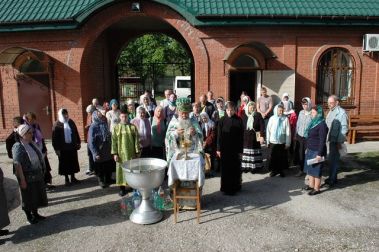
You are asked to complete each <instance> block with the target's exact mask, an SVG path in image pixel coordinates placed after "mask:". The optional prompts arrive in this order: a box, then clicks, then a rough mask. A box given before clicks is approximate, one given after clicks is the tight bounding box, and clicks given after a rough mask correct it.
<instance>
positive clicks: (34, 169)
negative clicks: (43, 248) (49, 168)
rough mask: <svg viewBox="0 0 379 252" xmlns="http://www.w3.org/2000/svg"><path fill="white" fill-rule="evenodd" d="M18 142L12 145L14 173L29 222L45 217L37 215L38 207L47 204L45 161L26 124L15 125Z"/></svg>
mask: <svg viewBox="0 0 379 252" xmlns="http://www.w3.org/2000/svg"><path fill="white" fill-rule="evenodd" d="M17 134H18V135H19V137H20V142H16V143H15V144H14V145H13V147H12V155H13V164H14V167H15V174H16V176H17V180H18V183H19V185H20V189H21V197H22V210H24V212H25V214H26V217H27V219H28V221H29V223H30V224H35V223H37V222H38V221H40V220H44V219H46V217H44V216H41V215H39V213H38V208H40V207H44V206H47V195H46V186H45V182H44V174H45V169H46V166H45V162H44V159H43V154H42V152H41V150H40V149H39V148H38V146H37V145H36V144H35V143H34V142H33V129H32V128H31V127H30V126H29V125H26V124H22V125H20V126H18V127H17Z"/></svg>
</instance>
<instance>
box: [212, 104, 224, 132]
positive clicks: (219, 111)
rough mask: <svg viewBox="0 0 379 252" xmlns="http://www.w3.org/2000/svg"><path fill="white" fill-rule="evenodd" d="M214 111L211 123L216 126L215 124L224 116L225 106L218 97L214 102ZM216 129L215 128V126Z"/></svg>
mask: <svg viewBox="0 0 379 252" xmlns="http://www.w3.org/2000/svg"><path fill="white" fill-rule="evenodd" d="M215 104H216V110H215V111H214V112H213V114H212V121H213V122H214V123H215V124H217V122H218V121H219V120H220V119H221V118H222V117H224V116H225V106H224V105H225V104H224V99H223V98H221V97H219V98H217V100H216V102H215ZM216 127H217V126H216Z"/></svg>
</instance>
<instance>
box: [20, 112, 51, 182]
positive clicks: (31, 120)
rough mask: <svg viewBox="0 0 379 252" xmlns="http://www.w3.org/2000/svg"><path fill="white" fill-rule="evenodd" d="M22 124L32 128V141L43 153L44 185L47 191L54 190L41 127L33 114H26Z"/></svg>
mask: <svg viewBox="0 0 379 252" xmlns="http://www.w3.org/2000/svg"><path fill="white" fill-rule="evenodd" d="M23 119H24V123H25V124H27V125H29V126H30V127H32V128H33V141H34V142H35V144H36V145H37V146H38V148H39V149H40V151H41V152H42V153H43V156H44V161H45V167H46V169H45V178H44V180H45V183H46V186H47V188H48V189H52V188H54V186H53V185H51V183H52V178H53V177H52V176H51V167H50V162H49V159H48V158H47V148H46V144H45V139H44V137H43V135H42V131H41V127H40V126H39V124H38V123H37V116H36V114H34V113H33V112H27V113H26V114H25V115H24V117H23Z"/></svg>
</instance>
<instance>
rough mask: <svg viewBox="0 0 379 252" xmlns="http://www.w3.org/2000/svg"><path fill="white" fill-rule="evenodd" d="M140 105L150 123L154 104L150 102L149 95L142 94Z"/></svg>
mask: <svg viewBox="0 0 379 252" xmlns="http://www.w3.org/2000/svg"><path fill="white" fill-rule="evenodd" d="M141 106H142V107H143V108H144V109H145V111H146V115H145V117H146V118H148V119H149V121H150V123H151V122H152V120H153V117H154V110H155V107H156V106H155V105H154V104H153V103H152V102H151V100H150V97H149V96H147V95H144V96H142V104H141Z"/></svg>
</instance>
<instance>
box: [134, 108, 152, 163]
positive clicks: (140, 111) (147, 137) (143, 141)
mask: <svg viewBox="0 0 379 252" xmlns="http://www.w3.org/2000/svg"><path fill="white" fill-rule="evenodd" d="M130 123H131V124H134V125H135V126H136V127H137V129H138V134H139V140H140V146H141V157H150V155H151V124H150V121H149V119H147V118H146V110H145V108H144V107H142V106H139V107H138V108H137V117H136V118H134V119H133V120H132V121H131V122H130Z"/></svg>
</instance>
